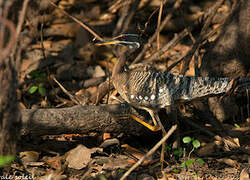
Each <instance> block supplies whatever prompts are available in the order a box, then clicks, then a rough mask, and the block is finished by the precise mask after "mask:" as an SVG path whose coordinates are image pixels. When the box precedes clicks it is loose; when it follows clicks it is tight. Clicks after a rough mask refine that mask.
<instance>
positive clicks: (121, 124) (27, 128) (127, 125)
mask: <svg viewBox="0 0 250 180" xmlns="http://www.w3.org/2000/svg"><path fill="white" fill-rule="evenodd" d="M131 113H133V114H134V115H136V116H137V117H139V118H141V119H143V120H144V118H143V116H144V117H148V119H150V117H149V115H148V114H147V113H146V112H144V111H140V110H138V111H136V110H135V109H134V108H131V107H130V106H129V105H127V104H114V105H103V106H74V107H70V108H60V109H56V108H51V109H37V110H32V109H26V110H22V129H21V134H23V135H25V134H30V135H36V136H40V135H57V134H67V133H79V134H86V133H89V132H97V133H102V132H113V133H121V132H126V133H128V134H133V135H142V134H143V133H146V132H148V131H149V130H147V128H146V127H144V126H142V125H140V124H139V123H137V122H135V121H134V120H131V119H130V118H126V117H125V116H127V115H129V114H131ZM142 113H143V116H141V115H140V114H142Z"/></svg>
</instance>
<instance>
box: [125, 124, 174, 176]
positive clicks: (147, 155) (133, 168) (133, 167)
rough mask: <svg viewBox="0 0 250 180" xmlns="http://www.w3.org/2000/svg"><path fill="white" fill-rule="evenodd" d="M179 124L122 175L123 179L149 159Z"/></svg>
mask: <svg viewBox="0 0 250 180" xmlns="http://www.w3.org/2000/svg"><path fill="white" fill-rule="evenodd" d="M176 128H177V125H173V126H172V127H171V129H170V130H169V131H168V133H167V134H166V135H165V136H164V137H163V138H162V139H161V140H160V141H159V142H158V143H157V144H156V145H155V146H154V147H153V148H152V149H151V150H150V151H149V152H148V153H147V154H146V155H145V156H143V157H142V158H141V159H140V160H139V161H137V163H135V164H134V165H133V166H132V167H131V168H130V169H129V170H128V171H127V172H126V173H125V174H124V175H123V176H122V177H121V180H125V178H126V177H127V176H128V175H129V174H130V173H131V172H132V171H133V170H135V169H136V168H137V167H138V166H139V165H140V164H141V163H142V162H143V161H144V160H145V159H147V158H148V157H149V156H150V155H152V154H153V153H154V152H155V151H156V150H157V149H158V148H159V147H160V146H161V145H162V143H164V142H165V141H166V140H167V139H168V138H169V137H170V136H171V135H172V134H173V132H174V131H175V130H176Z"/></svg>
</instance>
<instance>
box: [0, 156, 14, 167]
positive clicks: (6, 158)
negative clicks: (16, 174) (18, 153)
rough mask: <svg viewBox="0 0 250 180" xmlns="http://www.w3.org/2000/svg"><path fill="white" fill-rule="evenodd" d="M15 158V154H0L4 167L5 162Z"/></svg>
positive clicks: (0, 160) (0, 163) (0, 164)
mask: <svg viewBox="0 0 250 180" xmlns="http://www.w3.org/2000/svg"><path fill="white" fill-rule="evenodd" d="M14 159H15V156H13V155H8V156H0V167H3V166H4V165H5V164H7V163H10V162H11V161H13V160H14Z"/></svg>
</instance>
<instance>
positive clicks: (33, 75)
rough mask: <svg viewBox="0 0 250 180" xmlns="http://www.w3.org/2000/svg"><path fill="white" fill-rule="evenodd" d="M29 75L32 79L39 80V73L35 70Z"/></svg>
mask: <svg viewBox="0 0 250 180" xmlns="http://www.w3.org/2000/svg"><path fill="white" fill-rule="evenodd" d="M29 75H30V76H31V77H32V78H37V77H38V76H39V72H38V71H37V70H33V71H31V72H30V73H29Z"/></svg>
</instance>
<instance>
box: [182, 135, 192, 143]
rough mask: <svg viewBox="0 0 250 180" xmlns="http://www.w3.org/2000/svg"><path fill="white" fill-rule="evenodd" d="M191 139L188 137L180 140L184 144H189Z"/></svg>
mask: <svg viewBox="0 0 250 180" xmlns="http://www.w3.org/2000/svg"><path fill="white" fill-rule="evenodd" d="M191 140H192V139H191V137H189V136H186V137H184V138H183V139H182V141H183V142H184V143H186V144H187V143H190V142H191Z"/></svg>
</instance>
